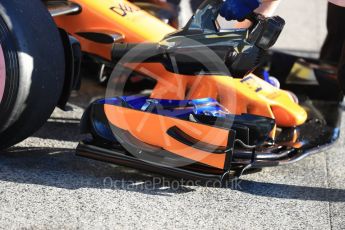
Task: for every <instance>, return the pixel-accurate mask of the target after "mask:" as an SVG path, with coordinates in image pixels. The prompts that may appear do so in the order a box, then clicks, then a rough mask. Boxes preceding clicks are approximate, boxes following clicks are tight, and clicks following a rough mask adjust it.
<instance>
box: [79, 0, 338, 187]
mask: <svg viewBox="0 0 345 230" xmlns="http://www.w3.org/2000/svg"><path fill="white" fill-rule="evenodd" d="M221 4H222V1H221V0H213V1H210V0H207V1H205V2H204V3H203V4H202V5H201V6H200V8H199V9H198V10H197V12H196V14H195V15H194V16H193V17H192V18H191V20H190V21H189V23H188V24H187V25H186V27H185V28H184V29H182V30H180V31H177V32H174V33H171V34H169V35H167V36H166V37H165V38H164V39H163V40H161V41H160V42H158V43H151V44H148V43H144V44H142V45H138V44H114V45H113V52H112V62H113V63H118V64H117V66H116V68H115V70H114V74H113V75H114V77H118V76H116V75H120V74H123V73H124V72H125V71H126V70H127V69H128V68H129V69H132V70H135V71H138V72H140V71H142V70H143V69H146V70H149V72H150V73H151V74H152V76H153V77H154V78H155V80H156V81H157V83H156V85H155V86H154V88H153V89H152V90H151V91H149V93H143V94H139V95H127V96H125V95H119V96H116V97H114V96H112V95H111V94H112V91H111V90H110V93H108V94H107V96H109V97H108V98H106V99H102V100H97V101H95V102H94V103H92V104H91V105H90V107H89V108H88V109H87V111H86V112H85V114H84V116H83V119H82V131H83V132H84V133H89V134H91V136H92V138H91V139H88V140H85V141H83V142H81V143H80V144H79V146H78V148H77V154H78V155H80V156H84V157H89V158H92V159H97V160H102V161H106V162H112V163H115V164H118V165H124V166H129V167H133V168H138V169H143V170H147V171H152V172H156V173H160V174H165V175H168V176H174V177H176V176H177V177H186V178H193V179H215V180H220V181H224V180H225V179H226V178H228V177H229V176H240V175H241V174H242V173H243V172H244V171H245V170H247V169H249V168H262V167H270V166H278V165H284V164H288V163H292V162H295V161H297V160H300V159H302V158H304V157H306V156H308V155H310V154H312V153H314V152H318V151H321V150H322V149H323V148H325V147H327V146H329V145H330V144H332V143H334V141H335V140H337V139H338V137H339V131H340V130H339V123H340V114H341V113H340V111H339V103H340V101H341V100H342V93H341V91H340V89H339V88H338V85H337V83H336V81H337V79H336V70H335V69H334V68H332V67H330V66H327V65H324V64H323V63H320V62H318V61H316V60H312V59H303V58H298V57H294V56H291V55H286V54H281V53H273V54H270V55H267V52H268V50H269V48H270V47H272V46H273V45H274V43H275V42H276V40H277V39H278V37H279V34H280V32H281V31H282V29H283V27H284V20H283V19H281V18H280V17H270V18H265V17H263V16H261V15H256V14H253V15H250V17H249V18H248V19H250V20H251V21H252V22H253V26H252V27H251V28H249V29H232V30H225V31H224V30H221V29H220V28H219V27H218V24H217V22H216V19H217V16H218V14H219V10H220V6H221ZM124 66H125V67H124ZM254 71H256V72H255V73H258V74H256V75H255V74H254ZM146 72H147V71H146ZM267 73H268V74H267ZM269 75H271V76H274V77H275V78H273V77H270V76H269ZM230 76H233V77H236V78H231V77H230ZM272 79H276V80H275V81H272ZM277 82H280V84H281V87H282V88H284V90H282V89H280V88H279V86H278V84H277ZM328 92H331V93H328Z"/></svg>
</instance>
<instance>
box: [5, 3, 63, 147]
mask: <svg viewBox="0 0 345 230" xmlns="http://www.w3.org/2000/svg"><path fill="white" fill-rule="evenodd" d="M64 61H65V60H64V51H63V45H62V41H61V39H60V35H59V32H58V29H57V27H56V26H55V24H54V21H53V19H52V17H51V16H50V14H49V12H48V11H47V9H46V8H45V6H44V5H43V3H42V1H41V0H1V2H0V149H4V148H7V147H10V146H11V145H14V144H16V143H18V142H19V141H22V140H23V139H25V138H26V137H28V136H30V135H31V134H32V133H34V132H35V131H36V130H38V129H39V128H40V127H41V126H42V125H43V124H44V122H45V121H46V120H47V119H48V118H49V116H50V115H51V113H52V112H53V110H54V108H55V106H56V104H57V102H58V99H59V97H60V94H61V92H62V86H63V83H64V72H65V62H64ZM1 62H2V63H1ZM1 73H2V74H1Z"/></svg>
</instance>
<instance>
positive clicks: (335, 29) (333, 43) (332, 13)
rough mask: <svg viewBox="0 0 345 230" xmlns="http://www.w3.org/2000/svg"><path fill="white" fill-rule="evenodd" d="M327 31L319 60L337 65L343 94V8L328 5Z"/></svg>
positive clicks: (344, 26) (344, 30)
mask: <svg viewBox="0 0 345 230" xmlns="http://www.w3.org/2000/svg"><path fill="white" fill-rule="evenodd" d="M327 30H328V34H327V37H326V40H325V42H324V44H323V46H322V49H321V54H320V59H322V60H324V61H327V62H329V63H333V64H337V65H339V69H338V70H339V71H338V79H339V82H340V84H341V87H342V89H343V91H344V92H345V7H340V6H337V5H334V4H332V3H328V12H327Z"/></svg>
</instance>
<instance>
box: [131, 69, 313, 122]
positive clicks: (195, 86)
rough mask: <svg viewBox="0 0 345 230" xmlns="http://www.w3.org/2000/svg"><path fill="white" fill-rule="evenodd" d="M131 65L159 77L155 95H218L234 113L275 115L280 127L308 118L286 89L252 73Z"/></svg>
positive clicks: (178, 96)
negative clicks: (190, 73) (233, 74)
mask: <svg viewBox="0 0 345 230" xmlns="http://www.w3.org/2000/svg"><path fill="white" fill-rule="evenodd" d="M131 66H132V67H133V68H135V69H136V70H137V71H138V72H142V73H144V74H149V75H150V76H153V77H154V78H156V80H157V81H158V82H157V85H156V86H155V88H154V90H153V92H152V94H151V97H152V98H157V99H175V100H184V99H188V100H191V99H198V98H207V97H211V98H215V99H218V101H219V102H220V104H222V105H223V106H224V107H225V108H227V109H228V110H229V112H231V113H233V114H237V115H241V114H243V113H250V114H254V115H259V116H264V117H269V118H273V119H275V120H276V124H277V126H278V127H295V126H299V125H302V124H303V123H304V122H305V121H306V120H307V113H306V111H305V110H304V109H303V108H302V107H301V106H299V105H298V104H297V103H295V102H294V100H293V98H292V97H291V96H290V95H289V93H288V92H287V91H284V90H281V89H278V88H275V87H274V86H272V85H270V84H269V83H267V82H265V81H264V80H262V79H261V78H258V77H257V76H255V75H253V74H250V75H248V76H246V77H244V78H243V79H236V78H231V77H228V76H186V75H180V74H174V73H171V72H168V71H166V70H165V68H164V67H163V66H162V65H161V64H156V63H154V64H147V63H142V64H135V65H131ZM149 70H150V71H149ZM155 76H156V77H155Z"/></svg>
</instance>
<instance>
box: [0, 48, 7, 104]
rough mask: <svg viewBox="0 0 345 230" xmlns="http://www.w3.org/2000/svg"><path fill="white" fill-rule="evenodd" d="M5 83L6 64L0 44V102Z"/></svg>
mask: <svg viewBox="0 0 345 230" xmlns="http://www.w3.org/2000/svg"><path fill="white" fill-rule="evenodd" d="M5 83H6V64H5V56H4V52H3V50H2V47H1V45H0V103H1V101H2V98H3V96H4V93H5Z"/></svg>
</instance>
